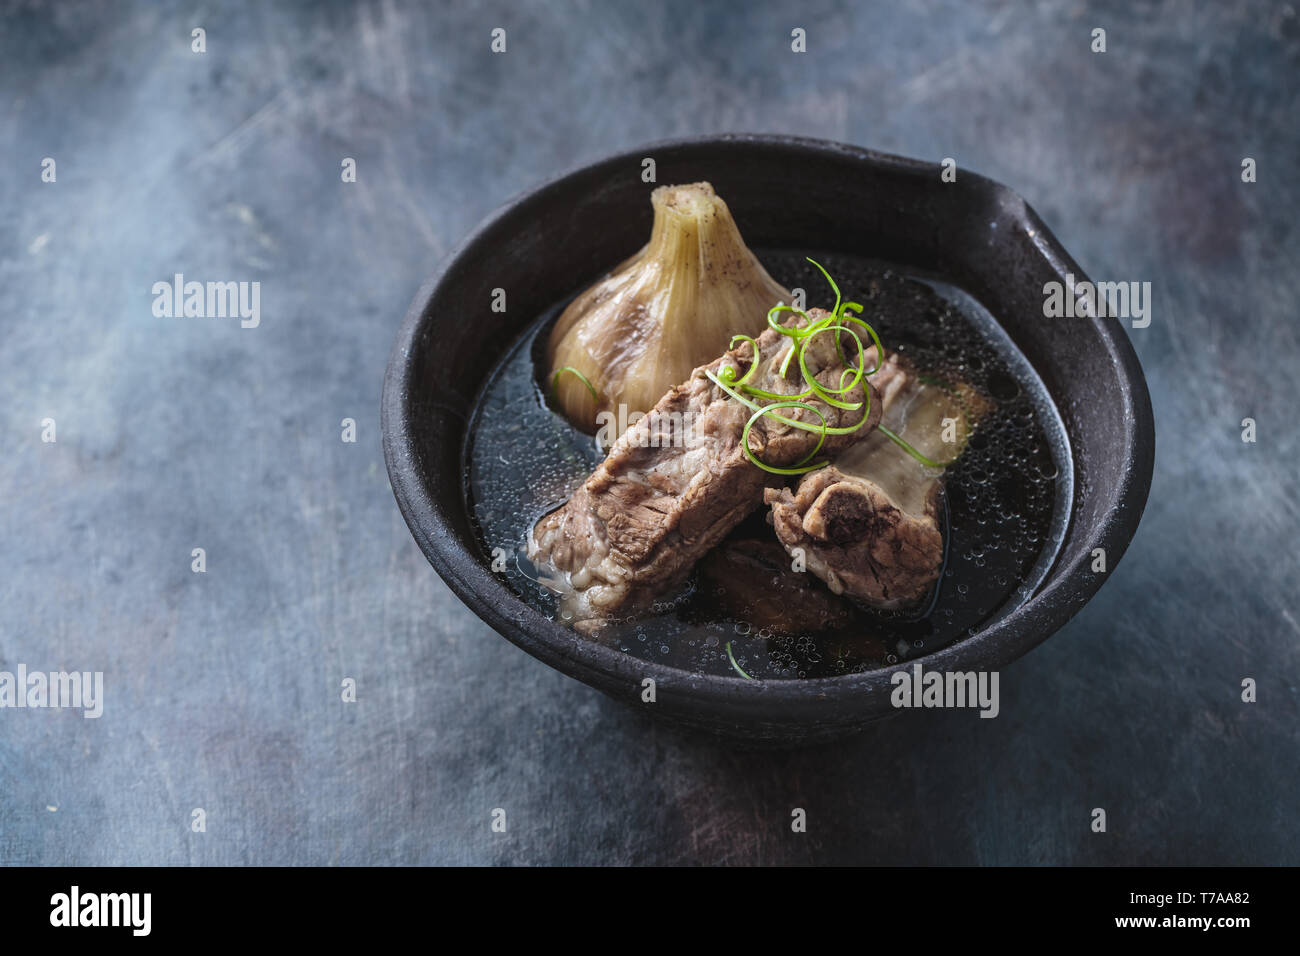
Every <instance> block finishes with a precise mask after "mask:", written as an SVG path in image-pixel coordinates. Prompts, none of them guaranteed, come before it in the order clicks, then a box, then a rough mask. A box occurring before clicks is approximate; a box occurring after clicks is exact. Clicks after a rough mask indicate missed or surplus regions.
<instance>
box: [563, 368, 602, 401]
mask: <svg viewBox="0 0 1300 956" xmlns="http://www.w3.org/2000/svg"><path fill="white" fill-rule="evenodd" d="M565 372H572V373H573V374H574V375H576V376H578V381H580V382H582V384H583V385H586V386H587V391H589V392H591V397H592V400H593V401H595V402H596V403H597V404H599V403H600V395H599V394H598V393H597V392H596V387H595V386H594V385H592V384H591V382H589V381H587V376H585V375H583V374H582V373H581V372H579V371H578V370H577V369H576V368H574V367H573V366H572V365H566V366H564V368H557V369H556V370H555V376H554V377H553V378H552V379H551V397H552V398H554V397H555V390H556V389H557V388H558V387H559V385H560V376H561V375H563V374H564V373H565Z"/></svg>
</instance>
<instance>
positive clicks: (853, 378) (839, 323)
mask: <svg viewBox="0 0 1300 956" xmlns="http://www.w3.org/2000/svg"><path fill="white" fill-rule="evenodd" d="M808 261H809V262H811V263H812V264H813V265H814V266H816V267H817V268H818V270H820V271H821V274H822V275H824V276H825V277H826V281H827V282H829V283H830V286H831V289H833V290H834V292H835V308H834V309H833V310H832V311H831V312H830V314H828V315H825V316H822V317H821V318H819V319H817V320H816V321H814V320H813V318H812V316H810V315H809V314H808V313H807V312H805V311H803V310H802V309H797V308H795V307H794V306H790V305H786V304H784V303H777V304H776V305H775V306H773V307H772V308H771V309H770V310H769V311H768V313H767V324H768V325H769V326H771V328H773V329H774V330H776V332H778V333H779V334H781V335H783V336H785V337H786V338H788V339H790V347H789V349H788V350H787V351H786V354H785V358H784V359H783V361H782V362H781V369H780V375H781V377H782V378H785V377H786V375H787V373H788V371H789V369H790V362H791V361H792V360H793V359H795V358H798V360H799V370H800V372H801V373H802V375H803V379H804V382H805V384H806V385H807V386H808V387H807V388H805V389H804V390H803V391H801V392H796V393H793V394H790V393H782V392H769V391H766V390H764V389H761V388H756V387H755V386H753V385H749V384H748V382H749V380H750V378H751V377H752V376H753V374H754V370H755V369H757V368H758V363H759V355H758V343H757V342H756V341H754V340H753V339H751V338H749V337H748V336H745V335H737V336H734V337H733V338H732V340H731V344H732V346H733V347H734V346H735V344H736V342H737V341H746V342H749V343H750V346H751V347H752V348H753V350H754V360H753V361H752V362H751V363H750V365H749V368H748V369H747V370H746V372H745V374H744V376H742V377H741V378H739V379H737V378H736V375H737V369H736V368H735V366H733V365H730V364H726V365H722V366H720V367H719V369H718V371H717V374H714V373H713V372H712V371H709V370H707V369H706V370H705V372H704V374H705V376H706V377H707V378H708V379H709V381H711V382H713V384H714V385H716V386H718V388H720V389H722V391H723V392H725V393H726V394H727V395H729V396H730V397H731V398H734V399H735V400H736V401H738V402H740V403H741V404H742V405H744V406H745V407H746V408H748V409H750V410H751V411H752V412H753V413H754V414H753V415H751V416H750V418H749V421H747V422H746V423H745V428H744V431H743V432H742V433H741V438H740V444H741V450H742V451H743V452H744V454H745V457H746V458H748V459H749V460H750V461H751V462H753V463H754V464H755V465H756V466H758V467H759V468H762V469H763V470H764V471H768V472H771V473H772V474H776V475H802V474H806V473H807V472H810V471H815V470H816V469H818V468H821V467H823V466H825V465H826V464H827V462H826V461H818V462H814V463H812V464H809V461H810V460H811V459H812V458H813V456H814V455H816V454H817V452H818V451H820V450H821V448H822V445H824V444H825V442H826V436H827V435H848V434H852V433H853V432H856V431H858V430H859V429H861V428H862V427H863V426H865V425H866V424H867V421H868V419H870V417H871V387H870V386H868V385H865V383H863V379H864V377H865V376H867V375H874V374H875V373H876V372H878V371H880V367H881V365H883V364H884V360H885V348H884V346H883V345H881V343H880V336H878V335H877V334H876V330H875V329H873V328H872V327H871V326H870V325H868V324H867V323H866V322H864V321H862V319H860V318H858V313H861V312H862V305H861V304H859V303H857V302H845V301H844V300H843V298H842V297H841V295H840V289H839V286H837V285H836V284H835V280H834V279H832V278H831V276H830V273H828V272H827V271H826V270H825V269H824V268H822V266H821V263H819V262H817V261H816V260H815V259H809V260H808ZM782 312H793V313H795V314H796V315H798V316H799V317H800V318H801V319H802V320H803V322H802V323H795V324H794V325H791V326H785V325H782V324H781V323H780V322H778V321H777V315H778V314H780V313H782ZM850 322H852V323H854V324H856V325H860V326H862V328H864V329H866V331H867V334H868V335H869V336H870V337H871V341H872V344H873V345H874V346H875V348H876V367H875V368H873V369H872V370H871V371H869V372H868V371H867V369H866V364H867V356H866V346H865V345H864V342H863V339H862V337H861V336H860V335H858V333H857V332H855V331H854V330H853V329H851V328H849V326H848V325H847V324H846V323H850ZM822 332H834V333H835V349H836V351H837V352H838V353H839V357H840V361H841V362H843V363H844V364H845V365H846V366H849V367H847V368H845V369H843V370H842V371H841V372H840V384H839V387H838V388H829V387H827V386H825V385H822V384H821V382H819V381H817V379H816V377H815V376H814V375H813V374H812V370H811V369H809V368H808V363H807V360H806V358H805V356H804V349H805V348H806V347H807V345H808V342H809V340H810V339H812V337H813V336H815V335H818V334H820V333H822ZM845 332H847V333H849V335H851V336H853V340H854V341H855V342H856V343H857V345H858V360H857V364H856V365H852V366H850V365H849V361H848V359H847V358H846V357H845V355H844V347H843V344H842V341H841V339H842V336H843V333H845ZM859 384H862V386H863V387H862V394H863V396H864V397H865V401H862V402H847V401H843V400H841V399H840V398H837V397H836V396H844V395H847V394H848V393H849V392H851V391H852V390H853V389H854V388H857V387H858V386H859ZM753 398H758V399H762V400H764V401H767V402H770V403H771V404H768V405H760V404H758V403H757V402H755V401H752V400H751V399H753ZM812 398H816V399H817V400H819V401H821V402H823V403H825V404H826V405H830V406H832V407H834V408H841V409H845V410H847V411H852V410H853V409H856V408H862V418H861V419H859V420H858V421H857V422H856V423H855V424H853V425H844V426H840V427H834V426H831V425H828V424H827V422H826V416H825V415H824V414H823V413H822V411H821V410H820V409H818V408H817V406H815V405H812V404H810V403H809V402H808V401H806V399H812ZM780 408H799V409H807V410H808V411H810V412H812V413H813V414H814V415H816V416H817V417H818V418H819V419H820V423H819V424H817V425H810V424H808V423H807V422H803V421H798V420H796V419H792V418H789V417H787V416H785V415H778V414H776V411H775V410H776V409H780ZM766 415H770V416H771V417H772V418H773V419H775V420H776V421H778V422H781V423H782V424H783V425H787V426H789V427H791V428H799V429H802V430H803V431H807V432H815V433H816V435H817V445H816V446H815V447H814V448H813V450H812V451H810V452H809V453H808V454H807V455H805V456H804V457H803V458H801V459H800V460H799V461H797V462H796V463H795V464H794V466H793V467H790V468H777V467H774V466H772V465H768V464H765V463H764V462H762V461H759V460H758V456H757V455H755V454H754V452H753V449H751V448H750V447H749V433H750V430H751V429H752V428H753V427H754V423H755V422H757V421H758V420H759V419H760V418H762V417H764V416H766ZM889 435H890V437H891V438H893V439H894V440H895V441H898V442H902V439H900V438H898V436H896V435H894V434H893V433H889ZM903 444H904V445H905V447H907V448H909V449H911V446H910V445H906V443H903ZM911 451H912V452H913V454H914V455H920V453H919V452H916V450H915V449H911ZM918 460H919V461H928V459H925V457H924V456H923V455H922V456H920V457H918ZM737 670H739V668H737ZM742 673H743V672H742ZM746 676H748V675H746Z"/></svg>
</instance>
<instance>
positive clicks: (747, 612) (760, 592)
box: [700, 536, 853, 634]
mask: <svg viewBox="0 0 1300 956" xmlns="http://www.w3.org/2000/svg"><path fill="white" fill-rule="evenodd" d="M790 565H791V562H790V556H789V555H788V554H786V551H785V548H783V547H781V545H780V544H779V543H777V542H776V541H774V540H773V539H772V538H771V537H770V536H769V537H766V538H751V537H747V536H746V537H739V538H738V537H731V538H728V539H727V540H726V541H723V542H722V544H720V545H718V546H717V547H716V548H714V549H713V550H712V551H710V552H709V553H708V555H707V556H706V557H705V558H704V560H703V561H701V562H700V586H701V590H702V591H703V598H704V599H705V600H707V601H709V602H716V603H717V604H718V605H719V606H721V607H722V608H723V609H724V611H725V612H726V613H727V614H730V615H731V616H732V617H734V618H736V619H737V620H742V621H747V622H748V623H750V624H751V625H753V627H754V629H755V630H759V631H761V630H765V629H766V630H772V631H776V632H777V633H779V634H813V633H816V632H818V631H827V630H830V629H831V628H835V627H843V626H845V625H846V624H848V623H849V621H850V620H851V619H852V617H853V606H852V605H851V604H850V603H849V602H848V601H846V600H844V599H843V598H841V597H838V596H836V595H834V594H832V593H831V592H830V591H828V590H826V588H825V587H823V586H822V583H821V582H820V581H818V580H817V579H816V578H815V577H813V576H812V575H811V574H807V573H805V572H800V571H795V570H794V569H793V568H792V567H791V566H790Z"/></svg>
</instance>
